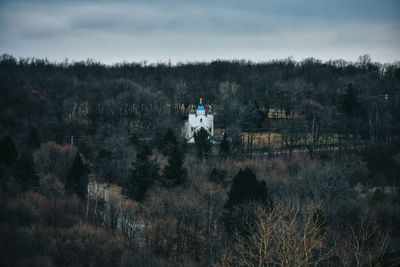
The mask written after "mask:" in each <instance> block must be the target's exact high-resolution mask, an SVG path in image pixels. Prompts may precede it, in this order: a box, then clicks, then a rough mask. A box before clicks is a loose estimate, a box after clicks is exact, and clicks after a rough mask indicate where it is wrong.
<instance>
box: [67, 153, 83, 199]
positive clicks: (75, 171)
mask: <svg viewBox="0 0 400 267" xmlns="http://www.w3.org/2000/svg"><path fill="white" fill-rule="evenodd" d="M88 174H89V170H88V169H87V167H86V166H85V165H84V164H83V161H82V158H81V155H80V154H79V152H78V153H76V157H75V159H74V162H73V163H72V166H71V168H70V170H69V171H68V174H67V177H66V179H65V190H66V191H67V192H68V193H69V194H76V195H77V196H78V197H80V198H81V199H84V198H85V197H86V195H87V186H88V182H89V179H88Z"/></svg>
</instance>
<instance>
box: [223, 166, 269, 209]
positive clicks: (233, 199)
mask: <svg viewBox="0 0 400 267" xmlns="http://www.w3.org/2000/svg"><path fill="white" fill-rule="evenodd" d="M252 201H254V202H259V203H260V204H262V205H265V206H270V205H271V204H272V201H271V199H270V196H269V194H268V189H267V185H266V183H265V181H260V182H259V181H257V179H256V175H255V174H254V172H253V171H252V170H251V169H250V168H248V167H247V168H245V169H244V170H243V169H240V170H239V172H238V174H237V175H236V176H235V177H234V178H233V181H232V186H231V188H230V190H229V192H228V200H227V201H226V204H225V207H226V208H227V209H232V208H233V207H234V206H236V205H239V204H245V203H246V202H252Z"/></svg>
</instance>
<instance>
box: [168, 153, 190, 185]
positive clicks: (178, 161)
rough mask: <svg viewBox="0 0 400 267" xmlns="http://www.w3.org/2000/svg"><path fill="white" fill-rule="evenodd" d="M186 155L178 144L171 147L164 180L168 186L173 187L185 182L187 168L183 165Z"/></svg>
mask: <svg viewBox="0 0 400 267" xmlns="http://www.w3.org/2000/svg"><path fill="white" fill-rule="evenodd" d="M184 157H185V155H184V154H183V153H182V152H181V151H180V149H179V147H178V146H177V145H175V146H173V147H172V148H171V151H170V153H169V156H168V164H167V165H166V166H165V168H164V170H163V179H164V181H163V182H164V184H165V185H166V186H168V187H173V186H176V185H181V184H184V183H185V181H186V176H187V170H186V169H185V168H184V167H183V162H184Z"/></svg>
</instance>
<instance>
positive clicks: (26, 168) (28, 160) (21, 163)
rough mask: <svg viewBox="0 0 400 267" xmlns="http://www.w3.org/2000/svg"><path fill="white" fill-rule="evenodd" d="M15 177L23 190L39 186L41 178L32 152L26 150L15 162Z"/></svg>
mask: <svg viewBox="0 0 400 267" xmlns="http://www.w3.org/2000/svg"><path fill="white" fill-rule="evenodd" d="M15 178H16V180H17V183H18V184H19V185H20V186H21V188H22V190H23V191H25V190H29V189H32V188H37V187H38V186H39V182H40V178H39V176H38V175H37V173H36V170H35V164H34V162H33V156H32V154H31V152H29V151H24V152H22V153H21V155H20V156H19V158H18V160H17V162H16V164H15Z"/></svg>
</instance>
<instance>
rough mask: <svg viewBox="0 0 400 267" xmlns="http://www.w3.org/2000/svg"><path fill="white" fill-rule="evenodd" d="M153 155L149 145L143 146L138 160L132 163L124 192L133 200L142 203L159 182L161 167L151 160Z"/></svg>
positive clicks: (139, 149)
mask: <svg viewBox="0 0 400 267" xmlns="http://www.w3.org/2000/svg"><path fill="white" fill-rule="evenodd" d="M152 154H153V152H152V151H151V149H150V147H149V146H148V145H146V144H141V145H140V146H139V148H138V151H137V153H136V160H135V161H134V162H132V163H131V165H132V167H131V170H130V175H129V177H128V179H127V180H126V182H125V185H124V189H123V192H124V194H125V195H126V196H128V197H129V198H131V199H133V200H137V201H142V200H143V199H144V198H145V195H146V192H147V191H148V190H149V189H150V188H151V187H152V186H153V185H154V183H155V182H156V181H158V180H159V166H158V164H157V163H155V162H153V161H152V159H151V158H150V157H151V156H152Z"/></svg>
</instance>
